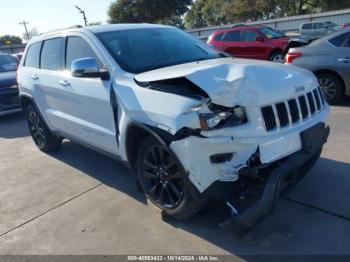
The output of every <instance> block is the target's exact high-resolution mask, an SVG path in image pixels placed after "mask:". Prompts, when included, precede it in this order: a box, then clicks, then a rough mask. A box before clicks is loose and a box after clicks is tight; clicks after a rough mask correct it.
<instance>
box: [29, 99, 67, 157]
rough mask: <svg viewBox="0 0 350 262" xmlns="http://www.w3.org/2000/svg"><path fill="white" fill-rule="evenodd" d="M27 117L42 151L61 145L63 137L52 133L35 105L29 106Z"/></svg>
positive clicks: (30, 129)
mask: <svg viewBox="0 0 350 262" xmlns="http://www.w3.org/2000/svg"><path fill="white" fill-rule="evenodd" d="M26 118H27V122H28V127H29V131H30V134H31V135H32V138H33V141H34V143H35V144H36V145H37V147H38V148H39V149H40V150H41V151H43V152H49V151H53V150H56V149H58V148H59V147H60V146H61V144H62V138H61V137H59V136H56V135H54V134H52V133H51V131H50V130H49V128H48V127H47V125H46V124H45V122H44V120H43V119H42V117H41V116H40V114H39V113H38V111H37V110H36V108H35V106H34V105H28V106H27V108H26Z"/></svg>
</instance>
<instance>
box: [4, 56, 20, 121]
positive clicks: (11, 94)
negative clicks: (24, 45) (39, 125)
mask: <svg viewBox="0 0 350 262" xmlns="http://www.w3.org/2000/svg"><path fill="white" fill-rule="evenodd" d="M17 67H18V61H17V60H16V59H15V58H14V57H12V56H11V55H8V54H0V115H5V114H10V113H14V112H18V111H20V110H21V107H20V103H19V98H18V85H17V80H16V71H17Z"/></svg>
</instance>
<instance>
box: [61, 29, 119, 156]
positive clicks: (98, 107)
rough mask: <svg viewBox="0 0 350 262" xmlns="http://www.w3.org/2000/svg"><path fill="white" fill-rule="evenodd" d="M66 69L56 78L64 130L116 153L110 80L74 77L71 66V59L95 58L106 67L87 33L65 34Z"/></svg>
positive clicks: (100, 65) (95, 145)
mask: <svg viewBox="0 0 350 262" xmlns="http://www.w3.org/2000/svg"><path fill="white" fill-rule="evenodd" d="M65 46H66V50H65V54H64V57H65V59H64V61H65V62H64V67H65V72H64V74H63V75H61V77H60V79H59V81H58V82H59V85H60V88H59V89H60V99H61V101H60V102H61V105H62V112H60V113H61V114H62V118H64V119H65V130H64V131H65V132H66V133H68V135H70V136H71V137H73V138H76V139H78V140H80V141H81V142H86V143H87V144H89V145H92V146H94V147H97V148H99V149H102V150H104V151H107V152H109V153H112V154H118V144H117V137H116V127H115V121H114V114H113V109H112V106H111V101H110V92H111V84H112V82H111V80H109V81H104V80H101V79H99V78H76V77H73V76H72V75H71V72H70V68H71V64H72V62H73V61H74V60H76V59H80V58H91V57H92V58H95V59H96V60H97V61H98V64H99V67H101V68H102V67H105V65H104V64H103V62H102V60H101V58H100V57H99V56H98V55H97V52H96V51H97V50H96V49H94V48H93V45H92V42H90V40H89V39H88V38H86V36H84V35H81V36H67V37H66V45H65Z"/></svg>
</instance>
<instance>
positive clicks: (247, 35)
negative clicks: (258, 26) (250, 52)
mask: <svg viewBox="0 0 350 262" xmlns="http://www.w3.org/2000/svg"><path fill="white" fill-rule="evenodd" d="M256 37H257V35H256V33H255V32H254V31H252V30H246V31H244V41H246V42H254V41H256Z"/></svg>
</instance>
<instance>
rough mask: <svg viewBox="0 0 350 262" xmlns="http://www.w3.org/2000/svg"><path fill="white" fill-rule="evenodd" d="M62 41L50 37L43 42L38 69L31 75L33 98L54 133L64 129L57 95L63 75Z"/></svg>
mask: <svg viewBox="0 0 350 262" xmlns="http://www.w3.org/2000/svg"><path fill="white" fill-rule="evenodd" d="M63 41H64V38H63V37H52V38H50V39H47V40H44V41H43V43H42V47H41V52H40V59H39V68H40V69H39V70H37V71H36V72H35V71H34V72H33V73H32V75H31V79H32V82H33V85H34V89H33V91H34V93H33V97H34V98H35V101H36V103H37V104H38V106H39V109H40V111H41V113H42V114H43V115H44V117H45V120H46V122H47V123H48V124H49V126H50V127H51V129H53V130H54V131H59V130H64V128H65V121H64V119H63V118H62V115H60V114H59V112H61V111H62V110H64V106H63V105H62V103H61V102H60V101H61V94H60V93H59V89H60V85H59V80H60V77H61V75H62V73H63V60H62V49H63Z"/></svg>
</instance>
